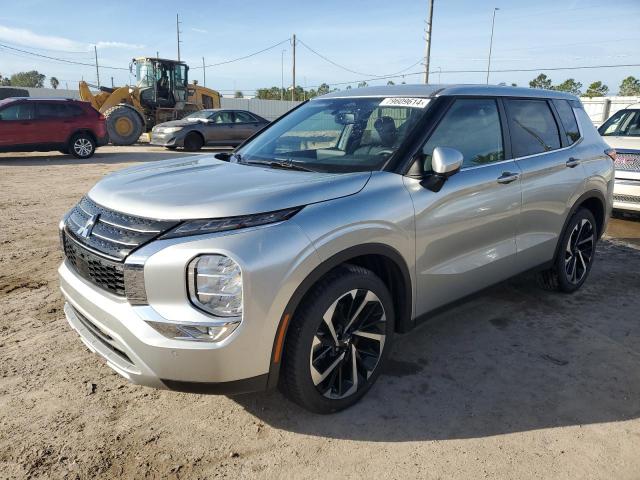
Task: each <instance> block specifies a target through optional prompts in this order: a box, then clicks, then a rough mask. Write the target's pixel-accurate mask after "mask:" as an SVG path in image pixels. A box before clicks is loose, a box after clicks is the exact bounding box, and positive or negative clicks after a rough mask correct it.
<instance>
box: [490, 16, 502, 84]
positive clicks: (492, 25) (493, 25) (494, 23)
mask: <svg viewBox="0 0 640 480" xmlns="http://www.w3.org/2000/svg"><path fill="white" fill-rule="evenodd" d="M498 10H500V9H499V8H494V9H493V20H491V41H490V42H489V61H488V62H487V85H489V72H490V71H491V50H492V49H493V29H494V27H495V26H496V12H497V11H498Z"/></svg>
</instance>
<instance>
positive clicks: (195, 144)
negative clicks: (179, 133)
mask: <svg viewBox="0 0 640 480" xmlns="http://www.w3.org/2000/svg"><path fill="white" fill-rule="evenodd" d="M203 145H204V140H203V139H202V135H200V134H199V133H196V132H191V133H189V134H187V136H186V137H185V139H184V149H185V150H186V151H187V152H197V151H198V150H200V149H201V148H202V146H203Z"/></svg>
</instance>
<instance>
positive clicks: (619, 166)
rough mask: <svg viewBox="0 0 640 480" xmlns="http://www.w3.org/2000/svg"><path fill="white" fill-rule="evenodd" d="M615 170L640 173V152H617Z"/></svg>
mask: <svg viewBox="0 0 640 480" xmlns="http://www.w3.org/2000/svg"><path fill="white" fill-rule="evenodd" d="M615 168H616V170H624V171H626V172H640V152H624V151H622V152H621V151H617V153H616V161H615Z"/></svg>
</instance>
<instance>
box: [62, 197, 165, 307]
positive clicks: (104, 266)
mask: <svg viewBox="0 0 640 480" xmlns="http://www.w3.org/2000/svg"><path fill="white" fill-rule="evenodd" d="M177 224H178V222H176V221H174V220H153V219H149V218H142V217H134V216H132V215H126V214H123V213H119V212H116V211H113V210H109V209H107V208H104V207H102V206H101V205H98V204H96V203H95V202H93V201H91V200H89V198H87V197H84V198H83V199H82V200H81V201H80V202H79V203H78V204H77V205H76V206H75V207H74V208H73V209H72V210H71V212H69V215H68V216H67V218H66V221H65V225H64V231H63V234H62V241H63V247H64V253H65V256H66V257H67V259H68V260H69V263H70V264H71V265H72V266H73V268H74V269H75V271H76V272H78V274H79V275H80V276H82V277H84V278H86V279H87V280H89V281H91V282H93V283H94V284H96V285H98V286H99V287H101V288H104V289H105V290H108V291H110V292H111V293H114V294H116V295H120V296H124V295H125V287H124V260H125V258H126V257H127V255H129V254H130V253H131V252H132V251H134V250H135V249H136V248H139V247H141V246H142V245H144V244H146V243H148V242H150V241H151V240H153V239H154V238H156V237H158V236H160V235H161V234H162V233H164V232H166V231H167V230H169V229H171V228H173V227H174V226H176V225H177Z"/></svg>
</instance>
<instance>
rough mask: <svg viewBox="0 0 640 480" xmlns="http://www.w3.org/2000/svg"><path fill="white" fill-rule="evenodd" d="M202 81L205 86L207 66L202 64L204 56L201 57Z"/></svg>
mask: <svg viewBox="0 0 640 480" xmlns="http://www.w3.org/2000/svg"><path fill="white" fill-rule="evenodd" d="M202 83H203V84H204V86H205V87H206V86H207V68H206V67H205V66H204V57H202Z"/></svg>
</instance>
